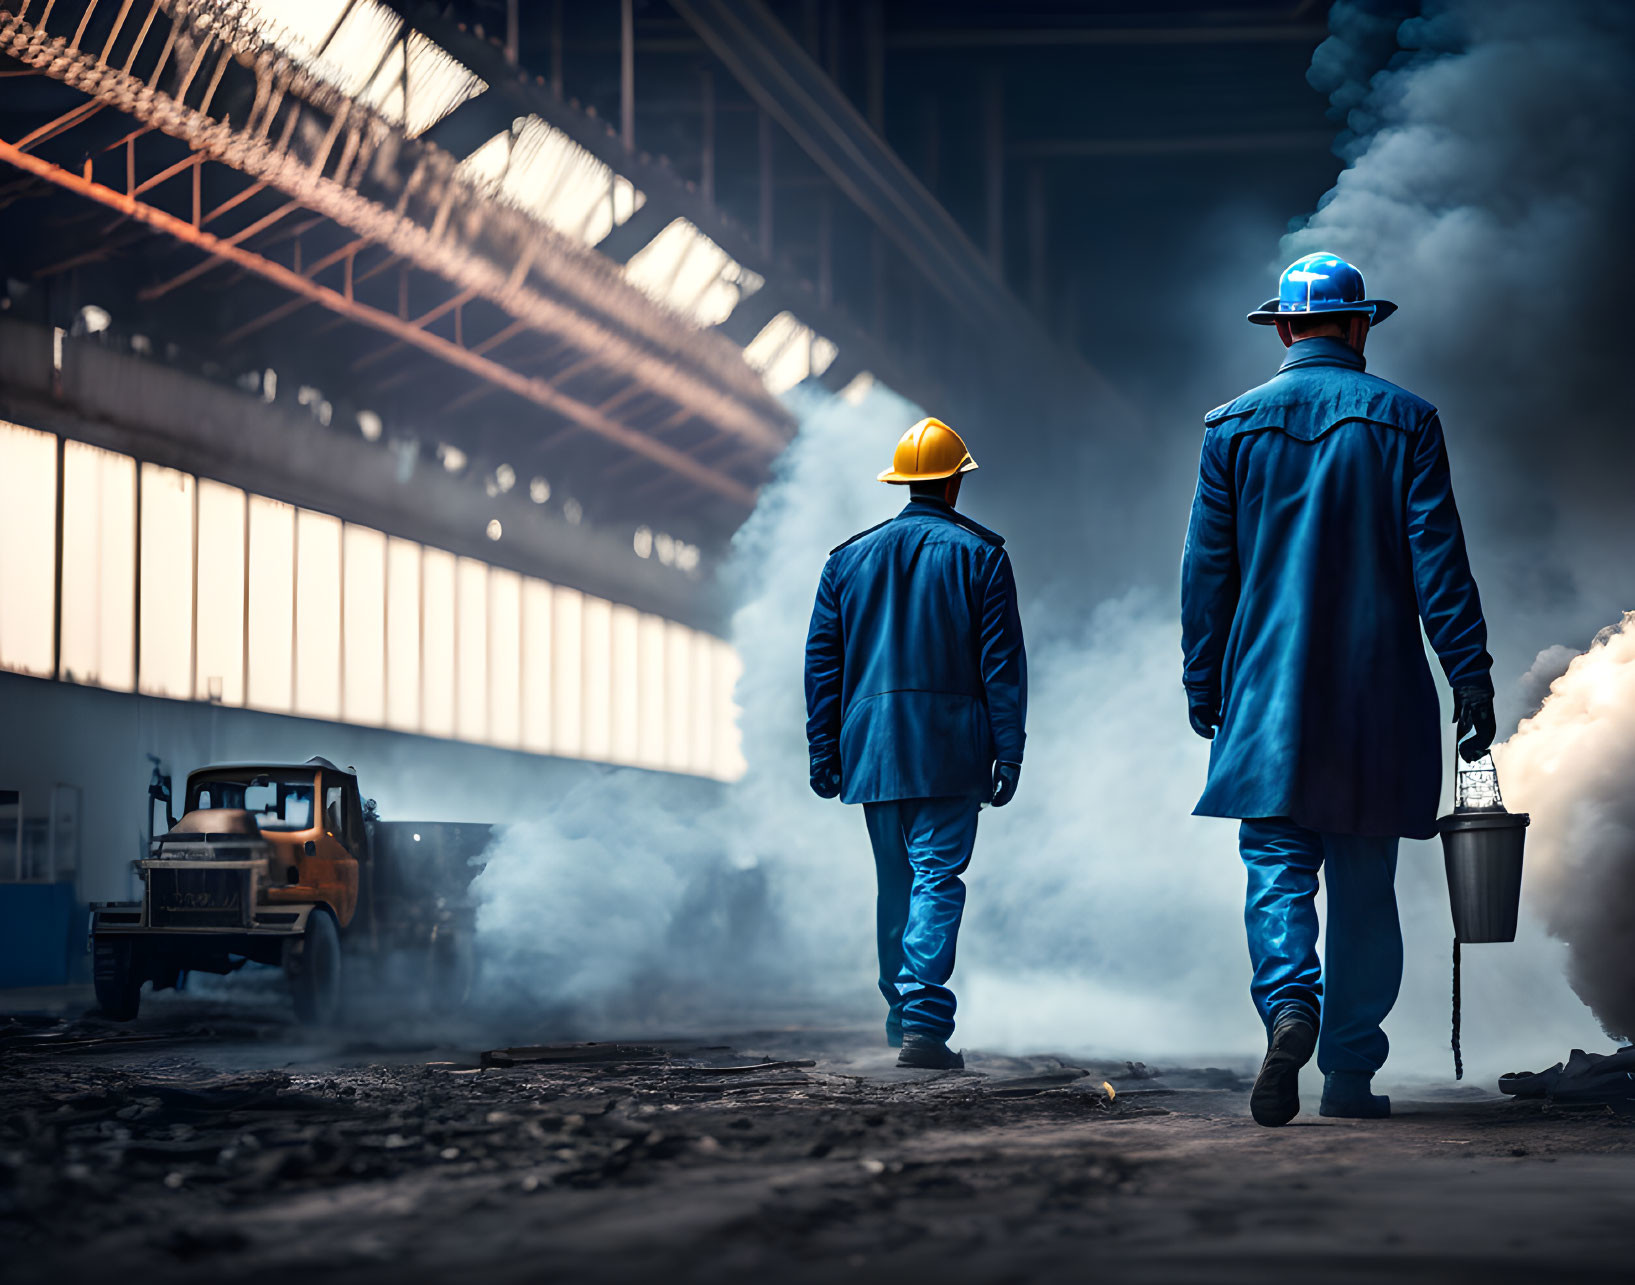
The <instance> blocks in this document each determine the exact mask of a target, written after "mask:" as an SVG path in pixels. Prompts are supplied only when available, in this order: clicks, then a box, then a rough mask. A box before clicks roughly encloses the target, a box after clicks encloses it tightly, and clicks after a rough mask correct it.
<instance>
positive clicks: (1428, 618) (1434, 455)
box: [1408, 412, 1493, 697]
mask: <svg viewBox="0 0 1635 1285" xmlns="http://www.w3.org/2000/svg"><path fill="white" fill-rule="evenodd" d="M1412 468H1413V476H1412V478H1411V479H1410V481H1409V484H1408V548H1409V551H1410V553H1411V555H1412V557H1413V565H1414V592H1415V593H1416V594H1417V595H1418V598H1419V616H1420V619H1421V620H1423V621H1424V622H1425V636H1426V637H1427V638H1429V639H1430V640H1431V647H1432V648H1433V649H1435V651H1436V656H1437V659H1438V660H1440V661H1441V662H1442V671H1443V672H1444V673H1445V674H1447V676H1448V684H1449V685H1450V686H1451V687H1452V688H1453V689H1454V691H1455V692H1457V693H1471V692H1476V693H1482V694H1485V695H1486V696H1489V697H1491V696H1492V695H1493V678H1492V674H1491V672H1490V671H1491V670H1492V668H1493V657H1491V656H1489V655H1488V654H1487V621H1486V619H1485V618H1484V617H1483V616H1482V599H1481V596H1480V595H1479V594H1478V593H1477V592H1476V580H1475V578H1474V577H1473V576H1472V575H1471V574H1470V559H1469V558H1468V557H1467V556H1466V554H1465V532H1464V528H1463V526H1461V525H1460V522H1459V509H1458V506H1456V505H1455V504H1454V502H1453V478H1452V476H1451V475H1450V473H1449V471H1448V448H1447V444H1446V442H1444V441H1443V438H1442V421H1441V420H1440V419H1439V418H1437V416H1436V414H1435V412H1432V414H1431V415H1430V417H1429V418H1428V419H1427V420H1426V421H1425V423H1424V424H1422V425H1421V426H1420V428H1419V431H1418V434H1417V437H1416V439H1415V441H1414V456H1413V461H1412Z"/></svg>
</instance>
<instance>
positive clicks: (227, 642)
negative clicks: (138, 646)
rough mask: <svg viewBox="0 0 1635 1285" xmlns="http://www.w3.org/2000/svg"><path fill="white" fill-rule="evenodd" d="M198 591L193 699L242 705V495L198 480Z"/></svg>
mask: <svg viewBox="0 0 1635 1285" xmlns="http://www.w3.org/2000/svg"><path fill="white" fill-rule="evenodd" d="M198 485H199V538H198V546H199V562H198V567H199V569H198V576H199V591H198V615H199V618H198V622H197V624H196V625H195V631H196V635H197V637H196V645H195V651H196V652H197V655H196V656H195V658H194V663H193V695H194V697H195V699H197V700H206V701H216V702H219V703H221V704H223V705H242V704H243V703H244V492H243V491H241V490H239V489H238V488H237V487H234V486H223V485H222V484H221V483H220V482H210V481H206V480H204V479H202V478H201V479H200V480H199V484H198Z"/></svg>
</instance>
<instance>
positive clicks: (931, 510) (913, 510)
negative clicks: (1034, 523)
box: [897, 495, 1005, 547]
mask: <svg viewBox="0 0 1635 1285" xmlns="http://www.w3.org/2000/svg"><path fill="white" fill-rule="evenodd" d="M897 516H898V517H899V518H922V517H929V518H943V519H945V520H946V521H949V522H952V523H954V524H955V525H956V526H962V527H964V528H965V529H966V530H967V531H969V532H971V534H972V535H977V536H981V537H982V539H984V540H986V541H987V542H988V543H989V544H991V545H994V546H996V547H998V546H1002V545H1003V544H1004V543H1005V537H1004V536H1002V535H1000V534H998V533H997V532H995V531H990V530H988V528H987V527H985V526H983V525H982V524H981V523H980V522H973V521H971V519H970V518H968V517H966V516H965V515H964V514H963V513H961V512H960V511H959V510H958V509H956V508H955V507H954V506H953V505H952V504H950V503H948V501H947V500H939V499H936V498H935V497H933V496H929V495H916V496H912V497H910V499H909V501H908V503H907V504H905V505H903V511H902V512H901V513H899V514H898V515H897Z"/></svg>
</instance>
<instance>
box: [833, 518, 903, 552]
mask: <svg viewBox="0 0 1635 1285" xmlns="http://www.w3.org/2000/svg"><path fill="white" fill-rule="evenodd" d="M891 521H892V519H890V518H887V519H886V520H885V521H884V522H876V523H875V524H874V525H873V526H871V527H869V528H868V530H866V531H859V532H858V533H857V534H856V535H854V536H852V537H851V539H849V540H842V541H841V542H840V543H839V544H837V545H835V547H834V548H832V549H830V550H829V556H830V557H831V558H832V557H833V556H834V555H835V554H837V553H839V552H840V551H841V550H842V549H844V548H848V547H849V546H851V545H854V544H856V543H857V542H858V541H859V540H861V539H862V538H863V537H864V536H866V535H873V534H874V533H875V532H876V531H878V530H879V529H880V528H881V527H883V526H886V525H887V524H889V523H890V522H891Z"/></svg>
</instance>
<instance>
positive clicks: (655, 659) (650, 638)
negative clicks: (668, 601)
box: [636, 615, 665, 767]
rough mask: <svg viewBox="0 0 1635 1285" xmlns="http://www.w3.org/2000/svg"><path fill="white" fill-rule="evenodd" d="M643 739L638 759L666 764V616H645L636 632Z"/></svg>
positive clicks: (638, 747) (650, 765)
mask: <svg viewBox="0 0 1635 1285" xmlns="http://www.w3.org/2000/svg"><path fill="white" fill-rule="evenodd" d="M637 664H638V666H639V673H640V678H639V680H638V684H639V685H638V688H637V691H638V698H637V699H638V702H639V706H640V715H639V718H640V724H641V725H640V738H639V743H638V745H637V749H636V761H637V762H638V763H641V764H643V765H644V766H647V767H663V766H664V740H665V738H664V617H662V616H650V615H644V616H642V618H641V624H640V626H639V630H638V634H637Z"/></svg>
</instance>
